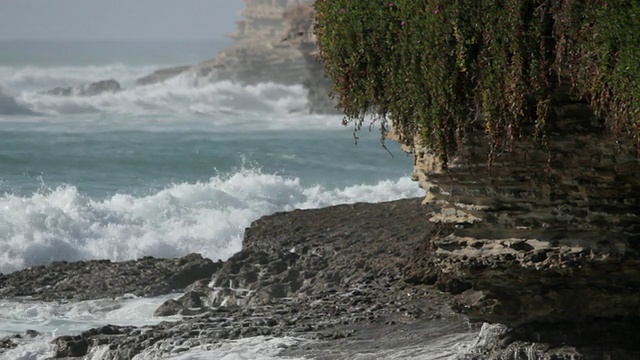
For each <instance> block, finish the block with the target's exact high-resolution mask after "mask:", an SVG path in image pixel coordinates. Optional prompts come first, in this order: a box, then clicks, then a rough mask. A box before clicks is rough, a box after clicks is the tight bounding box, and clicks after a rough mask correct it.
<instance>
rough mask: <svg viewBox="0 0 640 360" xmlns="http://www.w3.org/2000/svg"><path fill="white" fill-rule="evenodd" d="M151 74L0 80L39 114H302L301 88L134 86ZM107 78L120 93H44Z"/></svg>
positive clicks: (199, 82) (49, 72) (107, 72)
mask: <svg viewBox="0 0 640 360" xmlns="http://www.w3.org/2000/svg"><path fill="white" fill-rule="evenodd" d="M154 70H156V67H153V66H138V67H132V66H126V65H122V64H115V65H109V66H85V67H58V68H39V67H30V66H28V67H24V68H15V67H7V66H0V79H2V84H1V85H2V86H3V88H4V89H5V92H6V93H7V94H9V95H11V96H14V97H15V98H16V100H17V101H18V102H19V103H20V104H22V105H25V106H27V107H29V108H30V109H31V110H33V111H36V112H38V113H43V114H77V113H92V112H93V113H98V112H100V113H118V114H135V115H167V114H209V115H210V114H218V113H233V112H242V113H243V114H246V113H247V112H248V113H251V112H253V113H261V114H263V113H271V114H275V115H286V114H290V113H292V112H295V113H304V112H306V110H305V108H306V101H307V98H306V90H305V89H304V87H303V86H302V85H292V86H287V85H281V84H274V83H264V84H257V85H249V86H245V85H240V84H238V83H235V82H231V81H212V80H211V79H209V78H203V77H199V76H197V75H196V74H195V73H185V74H182V75H180V76H177V77H175V78H172V79H169V80H167V81H165V82H162V83H158V84H154V85H148V86H136V85H135V80H136V79H137V78H140V77H142V76H144V75H148V74H150V73H152V72H153V71H154ZM107 79H114V80H116V81H118V82H120V84H121V85H122V87H123V89H124V90H123V91H120V92H117V93H105V94H101V95H97V96H53V95H47V94H45V93H44V92H45V91H47V90H50V89H52V88H55V87H69V86H79V85H87V84H90V83H92V82H96V81H99V80H107ZM337 124H338V123H336V125H337Z"/></svg>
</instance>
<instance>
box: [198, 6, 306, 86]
mask: <svg viewBox="0 0 640 360" xmlns="http://www.w3.org/2000/svg"><path fill="white" fill-rule="evenodd" d="M305 3H309V1H306V0H245V7H244V9H243V10H242V12H241V15H242V20H240V21H238V22H237V27H236V31H235V32H234V33H232V34H230V35H229V36H230V37H231V38H232V39H233V45H232V46H231V47H230V48H227V49H225V50H223V51H221V52H220V53H218V54H217V55H216V57H215V58H213V59H212V60H210V61H207V62H204V63H202V64H200V65H198V66H197V71H198V74H199V75H200V76H213V77H215V78H217V79H231V80H237V81H240V82H243V83H250V84H251V83H260V82H268V81H272V82H277V83H281V84H287V85H293V84H301V83H302V82H303V81H304V79H305V78H306V71H307V70H306V63H305V61H304V58H303V56H302V53H301V52H300V50H299V49H298V48H296V47H294V46H292V45H291V44H290V43H288V42H287V41H283V40H284V39H285V38H286V37H287V35H288V30H289V26H288V24H287V22H286V21H285V19H284V17H283V14H284V12H285V11H286V10H287V9H290V8H292V7H296V6H300V5H303V4H305Z"/></svg>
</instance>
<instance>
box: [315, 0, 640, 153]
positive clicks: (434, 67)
mask: <svg viewBox="0 0 640 360" xmlns="http://www.w3.org/2000/svg"><path fill="white" fill-rule="evenodd" d="M315 9H316V25H315V32H316V35H317V37H318V44H319V46H320V50H321V51H320V56H321V59H322V60H323V61H324V64H325V69H326V72H327V74H328V75H329V76H330V77H331V78H332V79H333V81H334V86H333V95H334V96H336V97H337V99H338V106H339V107H340V108H341V109H343V111H344V114H345V121H346V122H350V121H354V123H355V126H356V128H357V129H359V128H360V127H361V126H362V124H363V121H364V119H365V117H366V116H367V115H371V114H373V115H376V116H377V118H379V119H380V120H381V124H382V130H383V131H386V129H387V126H388V125H389V123H388V122H389V121H390V124H391V125H392V126H393V127H394V129H395V130H396V132H397V134H398V135H399V136H400V138H401V141H403V142H405V143H407V144H413V141H414V139H416V138H417V139H419V141H420V142H421V144H423V145H426V146H427V147H429V148H431V149H432V150H433V151H435V152H436V153H437V154H439V156H440V157H441V159H442V161H443V163H444V164H445V165H446V163H447V160H448V159H449V157H451V155H452V154H454V153H455V152H456V151H457V150H458V149H459V148H460V146H461V145H462V144H464V141H465V138H466V135H467V134H469V133H470V132H475V133H478V132H481V133H483V134H486V136H487V137H488V139H489V140H490V143H491V144H492V149H493V152H495V151H497V150H504V149H510V148H511V146H513V144H514V143H515V142H516V141H518V140H519V139H521V138H522V137H523V136H524V135H526V136H529V135H535V136H538V137H540V138H542V139H544V138H545V136H546V134H547V132H546V129H547V128H548V125H550V122H552V121H554V120H553V111H552V109H551V106H552V101H553V93H554V90H555V89H557V87H558V85H559V84H560V83H563V82H566V83H569V84H570V85H571V86H570V87H571V95H572V96H574V97H575V98H578V99H582V100H584V101H587V102H589V103H590V104H591V105H592V106H593V108H594V109H595V110H596V111H597V112H598V113H600V114H602V115H604V116H606V118H607V119H608V120H609V124H610V125H611V129H612V130H614V132H617V133H618V134H620V133H623V132H625V133H631V134H634V135H635V137H636V139H638V136H639V135H640V2H638V1H627V0H612V1H600V0H564V1H551V0H457V1H456V0H391V1H389V0H385V1H381V0H367V1H354V0H317V1H316V2H315ZM524 129H527V130H526V131H524ZM489 155H491V154H489Z"/></svg>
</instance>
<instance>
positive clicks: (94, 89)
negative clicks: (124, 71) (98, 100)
mask: <svg viewBox="0 0 640 360" xmlns="http://www.w3.org/2000/svg"><path fill="white" fill-rule="evenodd" d="M121 90H122V88H121V87H120V83H118V82H117V81H115V80H101V81H96V82H93V83H90V84H85V85H76V86H70V87H57V88H54V89H51V90H49V91H47V92H46V94H48V95H53V96H96V95H102V94H107V93H111V94H112V93H116V92H118V91H121Z"/></svg>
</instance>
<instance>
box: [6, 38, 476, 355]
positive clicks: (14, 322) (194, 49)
mask: <svg viewBox="0 0 640 360" xmlns="http://www.w3.org/2000/svg"><path fill="white" fill-rule="evenodd" d="M227 45H229V44H228V42H226V41H225V40H220V41H211V42H186V43H184V42H183V43H179V42H149V43H142V42H134V43H117V42H94V43H88V42H44V41H4V42H0V87H1V88H2V91H3V92H4V93H5V94H8V95H10V96H11V97H13V98H15V99H16V101H17V103H18V104H19V105H20V106H23V107H25V108H28V109H30V110H32V111H34V112H36V113H37V115H20V116H13V115H12V116H6V115H5V116H2V115H0V139H1V140H0V273H5V274H6V273H11V272H13V271H17V270H20V269H24V268H27V267H31V266H35V265H42V264H47V263H50V262H52V261H60V260H67V261H76V260H87V259H111V260H128V259H135V258H140V257H142V256H149V255H151V256H156V257H176V256H181V255H185V254H188V253H192V252H197V253H201V254H202V255H204V256H206V257H209V258H211V259H214V260H217V259H222V260H224V259H226V258H228V257H229V256H231V255H232V254H233V253H235V252H237V251H238V250H240V248H241V246H242V237H243V231H244V229H245V228H246V227H247V226H249V225H250V223H251V222H252V221H254V220H256V219H258V218H260V217H261V216H264V215H267V214H272V213H274V212H278V211H286V210H293V209H296V208H318V207H325V206H330V205H335V204H343V203H353V202H380V201H387V200H395V199H401V198H409V197H417V196H422V195H424V192H423V191H422V190H421V189H419V188H418V185H417V183H415V182H412V181H411V180H410V173H411V170H412V158H411V157H410V156H408V155H406V154H404V153H403V152H402V151H401V149H400V147H399V146H398V145H397V144H396V143H394V142H392V141H389V142H387V143H386V145H387V147H388V149H389V152H387V151H386V150H385V149H383V148H382V146H381V144H380V135H379V133H378V132H377V131H376V130H375V129H374V130H373V131H371V132H369V131H368V130H364V131H361V133H359V134H358V137H359V141H358V143H357V145H356V144H355V142H354V136H353V129H352V128H351V127H349V126H347V127H344V126H342V125H341V117H340V116H336V115H331V116H329V115H310V114H309V113H308V111H306V110H305V102H306V98H305V97H306V93H305V89H304V88H303V87H302V86H301V85H298V86H284V85H279V84H274V83H264V84H258V85H254V86H243V85H240V84H237V83H233V82H228V81H221V82H213V83H206V84H202V83H199V82H198V81H196V80H197V79H194V78H190V77H188V76H180V77H177V78H174V79H171V80H169V81H167V82H165V83H161V84H156V85H150V86H145V87H136V86H135V80H136V79H137V78H139V77H142V76H145V75H148V74H150V73H151V72H153V71H154V70H157V69H160V68H164V67H169V66H177V65H188V64H195V63H198V62H200V61H204V60H207V59H209V58H212V57H213V55H214V54H215V53H216V52H217V51H218V50H220V49H221V48H223V47H224V46H227ZM106 79H115V80H117V81H118V82H119V83H120V84H121V85H122V87H123V88H124V90H123V91H121V92H118V93H114V94H103V95H99V96H93V97H74V96H71V97H57V96H52V95H46V94H44V93H43V92H44V91H46V90H49V89H52V88H55V87H58V86H63V87H66V86H72V85H77V84H86V83H91V82H95V81H99V80H106ZM177 296H178V295H173V296H172V297H177ZM166 298H167V297H160V298H153V299H137V298H133V297H124V298H122V299H115V300H113V299H112V300H96V301H88V302H82V303H71V304H51V303H48V304H46V303H21V302H14V301H10V300H2V301H0V337H1V336H5V335H10V334H17V333H22V332H24V331H26V330H28V329H33V330H37V331H39V332H42V333H43V334H44V335H42V336H39V337H37V338H36V339H35V340H29V341H25V343H24V344H23V345H22V346H20V347H18V348H17V349H14V350H11V351H10V352H8V353H5V354H4V355H0V357H4V358H6V359H42V358H46V356H47V354H50V352H51V351H52V345H51V344H50V343H49V341H50V340H51V339H53V338H54V337H55V336H59V335H63V334H77V333H79V332H80V331H83V330H86V329H89V328H91V327H95V326H98V325H102V324H106V323H110V324H121V325H145V324H152V323H157V322H159V321H161V319H155V318H153V315H152V314H153V311H154V310H155V308H156V307H157V306H158V305H159V304H161V303H162V302H163V301H164V300H166ZM469 336H471V337H470V338H468V339H466V341H471V340H472V339H475V335H473V336H472V335H469ZM295 341H297V340H296V339H279V340H277V339H250V340H246V341H244V342H240V343H237V342H233V343H230V345H228V346H227V347H224V346H223V347H221V348H220V349H217V350H215V351H218V353H217V355H212V354H213V353H211V352H207V351H203V352H198V351H193V352H189V353H187V354H184V355H181V357H180V359H199V358H225V359H227V358H228V359H236V358H242V359H245V358H247V359H252V358H265V359H267V358H272V356H276V355H275V354H277V351H276V350H277V349H278V348H279V347H281V346H286V343H287V342H295ZM283 344H284V345H283ZM268 349H275V350H273V351H268ZM202 354H204V355H202ZM251 354H254V355H255V356H252V355H251ZM257 354H260V355H259V356H258V355H257ZM445 355H446V354H445ZM449 355H451V354H450V353H449ZM449 355H446V356H449ZM200 356H202V357H200ZM446 356H444V357H433V358H448V357H446ZM99 358H100V354H94V359H99ZM141 358H143V357H141ZM425 358H428V357H425Z"/></svg>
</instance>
